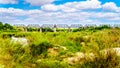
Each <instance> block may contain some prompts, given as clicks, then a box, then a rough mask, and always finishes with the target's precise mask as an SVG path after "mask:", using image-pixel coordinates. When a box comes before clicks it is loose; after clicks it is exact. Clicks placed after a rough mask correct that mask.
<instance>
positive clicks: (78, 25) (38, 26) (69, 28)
mask: <svg viewBox="0 0 120 68" xmlns="http://www.w3.org/2000/svg"><path fill="white" fill-rule="evenodd" d="M103 25H107V26H109V27H112V28H115V27H120V24H99V25H96V24H85V25H82V24H71V25H67V24H43V25H41V26H40V25H39V24H28V25H24V24H14V25H13V26H16V27H18V28H19V27H23V28H25V31H26V32H27V28H36V29H40V32H42V29H43V28H51V29H53V30H54V32H56V29H57V28H63V29H68V31H71V29H72V28H89V27H97V26H103Z"/></svg>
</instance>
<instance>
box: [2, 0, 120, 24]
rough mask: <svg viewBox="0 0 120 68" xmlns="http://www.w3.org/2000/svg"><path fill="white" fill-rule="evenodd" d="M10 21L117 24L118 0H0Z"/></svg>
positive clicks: (119, 16)
mask: <svg viewBox="0 0 120 68" xmlns="http://www.w3.org/2000/svg"><path fill="white" fill-rule="evenodd" d="M0 21H1V22H3V23H9V24H120V1H119V0H0Z"/></svg>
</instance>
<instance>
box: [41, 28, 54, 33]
mask: <svg viewBox="0 0 120 68" xmlns="http://www.w3.org/2000/svg"><path fill="white" fill-rule="evenodd" d="M42 31H43V32H53V30H52V29H51V28H49V27H48V28H43V29H42Z"/></svg>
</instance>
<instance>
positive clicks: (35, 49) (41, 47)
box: [30, 41, 53, 56]
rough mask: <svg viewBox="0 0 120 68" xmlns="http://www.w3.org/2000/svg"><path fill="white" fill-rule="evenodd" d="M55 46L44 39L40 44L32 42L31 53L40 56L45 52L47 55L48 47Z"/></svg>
mask: <svg viewBox="0 0 120 68" xmlns="http://www.w3.org/2000/svg"><path fill="white" fill-rule="evenodd" d="M51 47H53V45H52V44H50V43H49V42H47V41H43V42H41V43H40V44H38V45H36V44H32V45H31V46H30V50H31V54H32V56H38V55H40V54H44V55H45V56H46V55H47V49H48V48H51Z"/></svg>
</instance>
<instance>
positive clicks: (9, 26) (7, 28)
mask: <svg viewBox="0 0 120 68" xmlns="http://www.w3.org/2000/svg"><path fill="white" fill-rule="evenodd" d="M3 29H4V30H12V29H13V26H11V25H10V24H8V23H5V24H4V28H3Z"/></svg>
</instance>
